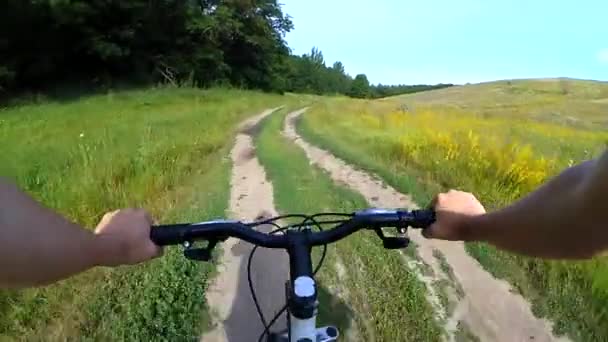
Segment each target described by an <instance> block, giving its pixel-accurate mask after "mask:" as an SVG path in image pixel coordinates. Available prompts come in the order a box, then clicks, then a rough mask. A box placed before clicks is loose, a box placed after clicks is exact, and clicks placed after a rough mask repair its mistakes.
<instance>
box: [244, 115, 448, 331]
mask: <svg viewBox="0 0 608 342" xmlns="http://www.w3.org/2000/svg"><path fill="white" fill-rule="evenodd" d="M284 114H285V113H281V114H275V115H272V116H271V117H269V118H267V119H266V120H265V121H264V122H263V125H264V126H263V128H262V130H261V132H260V133H259V136H258V137H257V138H256V147H257V153H258V157H259V159H260V162H261V163H262V164H263V165H264V167H265V169H266V172H267V174H268V175H269V178H270V180H271V181H272V183H273V186H274V196H275V203H276V206H277V208H278V210H279V211H280V212H282V213H316V212H322V211H345V212H350V211H353V210H357V209H360V208H363V207H366V206H367V203H366V202H365V200H364V199H363V198H362V197H361V196H360V195H359V194H356V193H354V192H352V191H350V190H348V189H346V188H344V187H341V186H338V185H336V184H334V183H333V182H332V181H331V179H330V178H329V177H328V175H326V174H325V173H324V172H322V171H321V170H319V169H318V168H316V167H311V166H310V165H309V162H308V160H307V159H306V156H305V155H304V153H303V151H302V150H301V149H300V148H299V147H297V146H295V145H294V144H293V143H291V142H289V141H288V140H286V138H284V137H283V136H282V135H281V134H280V133H279V132H280V130H281V128H282V123H283V119H284V116H285V115H284ZM317 255H318V254H317ZM338 262H340V263H341V264H343V266H344V267H345V270H346V272H345V273H346V276H345V278H346V279H342V278H340V279H339V276H338V270H337V266H336V264H337V263H338ZM318 280H319V282H320V283H321V285H322V286H323V287H324V288H327V289H332V288H334V289H335V288H337V289H338V291H339V292H342V293H343V296H345V297H346V298H341V297H332V296H331V295H330V297H331V298H332V299H333V300H332V301H333V303H334V307H335V306H336V305H335V303H339V305H337V307H335V308H334V307H331V310H330V311H329V312H333V315H331V316H328V312H327V311H324V309H323V307H322V308H321V312H320V313H321V317H320V320H321V322H327V323H333V324H337V325H338V326H339V328H340V329H341V330H342V333H344V332H345V331H347V330H348V329H349V328H350V327H349V322H350V321H351V317H352V319H354V322H355V323H356V329H357V330H359V334H360V336H362V337H363V339H366V338H371V337H372V336H373V337H374V338H375V339H376V340H379V341H389V340H392V341H403V340H407V341H437V340H440V338H441V335H442V331H441V329H440V328H439V327H438V326H437V325H436V321H435V320H434V318H433V313H432V309H431V307H430V305H429V304H428V303H427V302H426V299H425V295H424V294H425V288H424V285H423V284H422V283H420V282H419V281H418V280H417V279H416V276H415V275H413V274H410V273H409V272H408V270H407V268H406V266H405V264H404V262H403V260H402V256H400V255H399V254H398V253H397V252H396V251H387V250H385V249H383V248H382V245H381V242H380V241H378V239H377V237H376V236H375V235H374V234H373V233H371V232H362V233H358V234H355V235H352V236H350V237H349V238H347V239H345V240H342V241H341V242H338V243H336V244H333V245H330V246H329V247H328V256H327V259H326V261H325V265H324V267H323V268H322V270H321V271H320V273H319V275H318ZM340 289H342V291H340ZM324 291H326V290H324ZM345 292H346V293H347V294H344V293H345ZM332 301H330V303H331V302H332ZM323 304H325V305H327V302H324V303H322V305H323ZM340 317H342V319H340ZM335 319H337V321H336V320H335Z"/></svg>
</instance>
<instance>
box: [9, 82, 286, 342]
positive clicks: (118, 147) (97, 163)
mask: <svg viewBox="0 0 608 342" xmlns="http://www.w3.org/2000/svg"><path fill="white" fill-rule="evenodd" d="M293 101H297V97H281V96H278V95H267V94H262V93H256V92H246V91H238V90H222V89H212V90H198V89H189V88H181V89H177V88H160V89H148V90H136V91H127V92H119V93H112V92H109V93H107V94H103V95H96V96H90V97H84V98H80V99H78V100H74V101H66V102H47V103H42V104H35V105H34V104H32V105H20V106H15V107H10V108H4V109H2V110H0V145H1V146H2V155H1V156H0V176H3V177H7V178H8V179H11V180H13V181H15V182H16V183H17V184H18V185H19V186H20V187H21V188H23V189H24V190H26V191H27V192H28V193H30V194H31V195H33V196H34V197H35V198H37V199H38V200H40V201H42V202H43V203H44V204H45V205H47V206H49V207H51V208H54V209H56V210H57V211H59V212H60V213H62V214H64V215H67V216H68V217H69V218H71V219H72V220H74V221H76V222H79V223H81V224H83V225H84V226H86V227H93V226H94V225H95V224H96V222H97V220H98V219H99V218H100V217H101V215H102V214H103V213H104V212H105V211H107V210H111V209H115V208H118V207H130V206H134V207H145V208H147V209H148V210H150V211H151V212H152V214H153V216H154V217H156V218H157V219H158V220H159V221H162V222H173V221H182V220H183V221H187V220H202V219H205V218H211V217H222V216H224V210H225V209H226V206H227V202H228V198H227V196H228V187H229V180H228V175H229V164H228V162H227V159H226V155H227V152H228V148H229V146H230V145H231V140H232V137H233V135H234V132H235V126H236V123H237V122H239V121H240V120H242V119H243V118H245V117H246V116H248V115H253V114H256V113H257V112H259V111H261V110H262V109H266V108H269V107H275V106H278V105H282V104H286V103H289V102H293ZM211 272H213V266H212V265H210V264H200V263H191V262H189V261H186V260H185V259H184V258H183V257H181V255H180V252H179V250H178V249H177V248H172V249H169V251H168V253H167V255H166V256H165V257H164V258H162V259H159V260H156V261H154V262H151V263H148V264H146V265H141V266H137V267H124V268H116V269H104V268H98V269H94V270H91V271H89V272H85V273H83V274H81V275H79V276H76V277H74V278H72V279H69V280H66V281H63V282H60V283H58V284H55V285H53V286H49V287H45V288H39V289H30V290H24V291H1V292H0V338H1V339H3V340H4V339H18V340H28V341H29V340H49V339H51V340H172V341H173V340H192V339H193V338H194V337H195V336H198V335H199V333H200V329H201V328H202V327H203V325H204V324H205V318H204V316H205V312H204V305H205V304H204V290H205V287H206V280H207V279H208V278H209V276H210V273H211Z"/></svg>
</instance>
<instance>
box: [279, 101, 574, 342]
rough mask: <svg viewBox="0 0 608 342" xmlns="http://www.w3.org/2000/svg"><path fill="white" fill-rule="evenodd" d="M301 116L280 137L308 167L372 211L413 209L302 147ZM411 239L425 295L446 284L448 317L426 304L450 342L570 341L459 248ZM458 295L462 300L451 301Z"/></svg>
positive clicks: (370, 180) (378, 184)
mask: <svg viewBox="0 0 608 342" xmlns="http://www.w3.org/2000/svg"><path fill="white" fill-rule="evenodd" d="M305 111H306V108H305V109H301V110H298V111H295V112H292V113H290V114H289V115H288V116H287V117H286V120H285V127H284V132H283V133H284V135H285V136H286V137H287V138H289V139H291V140H293V141H294V142H295V143H296V144H297V145H298V146H300V147H301V148H302V149H303V150H304V152H305V153H306V155H307V157H308V159H309V160H310V162H311V164H316V165H317V166H319V167H320V168H322V169H324V170H326V171H327V172H328V173H329V174H330V176H331V178H332V179H333V180H334V181H336V182H337V183H340V184H346V185H348V186H349V187H351V188H352V189H354V190H356V191H358V192H360V193H361V194H362V195H363V196H364V197H365V198H366V200H367V201H368V202H369V203H370V205H372V206H377V207H388V208H416V204H415V203H414V202H413V201H412V199H411V198H410V197H409V196H407V195H403V194H400V193H399V192H397V191H396V190H395V189H394V188H392V187H390V186H387V185H386V184H384V183H382V181H380V180H379V179H378V178H375V177H372V176H370V175H369V174H367V173H365V172H363V171H360V170H356V169H355V168H354V167H352V166H350V165H348V164H346V163H345V162H344V161H342V160H340V159H338V158H336V157H335V156H334V155H332V154H331V153H329V152H328V151H325V150H322V149H320V148H318V147H315V146H313V145H311V144H309V143H307V142H306V141H304V140H303V139H302V138H301V137H300V136H299V135H298V134H297V132H296V130H295V124H296V120H297V118H298V117H299V116H300V115H301V114H302V113H304V112H305ZM409 237H410V238H411V239H412V241H414V243H415V244H416V245H417V255H418V257H419V259H420V260H421V261H422V262H423V263H424V264H426V265H427V266H428V267H429V268H430V269H431V270H432V272H429V273H430V275H426V276H425V277H422V278H419V279H421V280H422V281H423V282H424V283H425V285H427V288H428V289H430V291H429V293H431V294H433V293H434V292H435V291H434V290H432V289H434V288H435V285H436V284H437V282H440V281H442V280H443V281H445V280H446V279H448V280H450V284H451V285H450V286H451V287H452V291H450V293H452V294H451V295H449V297H450V299H451V300H452V301H455V303H453V305H454V306H455V307H454V309H453V310H451V311H452V312H447V308H437V305H436V303H437V301H438V298H429V302H430V304H431V305H432V306H433V307H434V308H435V309H436V310H439V312H438V319H439V320H440V321H444V327H445V329H446V331H447V333H448V340H454V338H455V337H454V334H455V333H456V329H457V328H458V327H459V326H466V327H468V328H469V329H470V330H471V331H472V332H473V334H474V335H476V336H477V337H478V338H479V339H481V340H482V341H532V340H533V341H543V342H544V341H568V339H567V338H565V337H556V336H554V335H553V333H552V323H550V322H549V321H547V320H545V319H540V318H536V317H534V315H533V313H532V310H531V307H530V304H529V303H528V302H527V301H526V300H525V299H524V298H523V297H522V296H521V295H518V294H515V293H513V292H512V290H511V286H510V285H509V283H507V282H506V281H503V280H498V279H495V278H494V277H493V276H492V275H491V274H490V273H488V272H487V271H485V270H484V269H483V268H482V266H481V265H480V264H479V263H478V262H477V260H475V259H474V258H472V257H471V256H469V255H468V254H467V253H466V251H465V249H464V244H463V243H461V242H447V241H436V240H426V239H424V238H423V237H422V236H421V234H420V232H419V231H417V230H415V231H414V230H410V232H409ZM440 256H443V258H442V257H440ZM442 260H443V261H442ZM424 278H428V279H427V280H425V279H424ZM459 291H460V294H461V295H460V296H456V295H453V293H458V292H459ZM435 296H436V295H435ZM459 297H460V298H459ZM442 317H447V319H443V320H442V319H441V318H442Z"/></svg>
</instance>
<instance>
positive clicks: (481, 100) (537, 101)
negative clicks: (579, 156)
mask: <svg viewBox="0 0 608 342" xmlns="http://www.w3.org/2000/svg"><path fill="white" fill-rule="evenodd" d="M388 100H389V101H399V102H401V103H403V104H406V105H408V104H409V105H412V106H417V105H418V106H447V107H453V108H457V109H460V110H465V111H468V112H471V113H475V114H479V115H485V116H494V115H496V116H500V115H507V116H510V117H514V116H515V117H526V118H533V119H538V120H543V121H549V122H556V123H566V124H571V125H577V126H581V127H589V128H598V129H606V128H607V127H608V82H598V81H588V80H576V79H569V78H559V79H553V78H551V79H530V80H511V81H497V82H488V83H479V84H471V85H464V86H456V87H450V88H445V89H439V90H433V91H427V92H421V93H415V94H409V95H402V96H396V97H392V98H389V99H388Z"/></svg>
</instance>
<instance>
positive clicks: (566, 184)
mask: <svg viewBox="0 0 608 342" xmlns="http://www.w3.org/2000/svg"><path fill="white" fill-rule="evenodd" d="M607 193H608V153H604V156H602V157H601V158H600V159H598V160H593V161H588V162H585V163H583V164H580V165H578V166H576V167H572V168H570V169H568V170H566V171H564V172H563V173H562V174H560V175H559V176H557V177H556V178H554V179H553V180H551V181H550V182H548V183H546V184H545V185H543V186H542V187H541V188H539V189H538V190H536V191H534V192H533V193H531V194H530V195H529V196H527V197H525V198H523V199H522V200H520V201H518V202H516V203H515V204H513V205H511V206H509V207H507V208H505V209H503V210H499V211H496V212H493V213H489V214H486V215H481V216H476V217H473V218H471V220H470V223H469V225H470V227H469V229H468V230H469V231H470V232H471V234H472V236H471V239H473V240H482V241H486V242H489V243H491V244H494V245H496V246H498V247H500V248H503V249H507V250H510V251H514V252H517V253H522V254H526V255H530V256H538V257H547V258H588V257H591V256H593V255H594V254H596V253H598V252H600V251H602V250H604V249H606V248H608V224H607V223H606V222H608V201H606V200H605V198H603V197H605V195H606V194H607Z"/></svg>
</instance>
